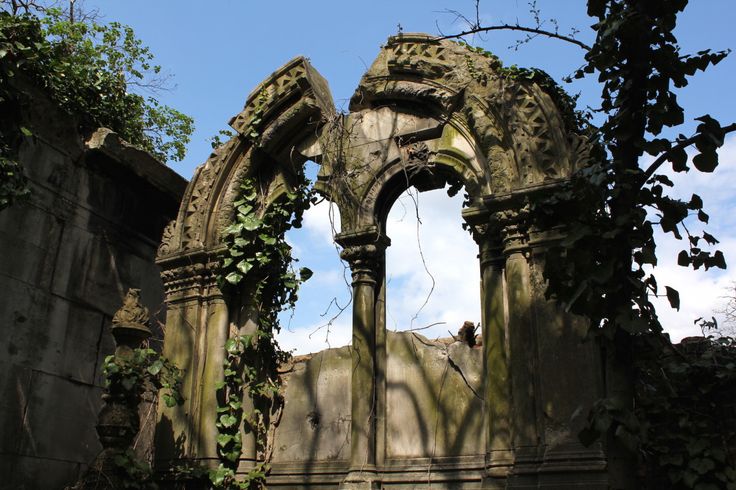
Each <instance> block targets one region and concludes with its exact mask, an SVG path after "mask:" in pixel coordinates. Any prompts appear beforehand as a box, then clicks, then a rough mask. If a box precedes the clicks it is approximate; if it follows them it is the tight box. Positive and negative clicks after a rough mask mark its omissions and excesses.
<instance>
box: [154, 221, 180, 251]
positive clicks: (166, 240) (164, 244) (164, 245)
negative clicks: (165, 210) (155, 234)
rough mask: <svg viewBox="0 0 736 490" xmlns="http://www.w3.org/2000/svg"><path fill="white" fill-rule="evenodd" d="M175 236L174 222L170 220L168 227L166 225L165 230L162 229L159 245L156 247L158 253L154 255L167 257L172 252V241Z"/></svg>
mask: <svg viewBox="0 0 736 490" xmlns="http://www.w3.org/2000/svg"><path fill="white" fill-rule="evenodd" d="M175 235H176V220H172V221H170V222H169V224H168V225H166V228H164V233H163V235H162V236H161V244H160V245H159V246H158V251H157V253H156V255H158V256H159V257H163V256H164V255H169V254H170V253H171V252H172V251H173V250H174V247H173V246H172V245H173V243H172V242H173V240H174V236H175Z"/></svg>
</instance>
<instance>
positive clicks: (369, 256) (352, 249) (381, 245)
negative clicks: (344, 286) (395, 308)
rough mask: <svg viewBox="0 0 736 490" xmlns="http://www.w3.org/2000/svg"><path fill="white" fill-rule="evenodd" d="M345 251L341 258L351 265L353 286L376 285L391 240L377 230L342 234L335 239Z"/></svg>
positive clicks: (341, 253) (371, 229)
mask: <svg viewBox="0 0 736 490" xmlns="http://www.w3.org/2000/svg"><path fill="white" fill-rule="evenodd" d="M335 240H336V241H337V243H339V244H340V245H341V246H342V247H343V250H342V252H340V258H341V259H342V260H344V261H346V262H347V263H348V264H350V270H351V271H352V274H353V285H354V286H355V285H356V284H361V283H368V284H375V283H376V278H377V276H378V271H379V268H380V267H381V264H382V263H383V258H384V253H385V251H386V247H387V246H388V245H389V244H390V243H391V240H389V238H388V237H387V236H385V235H382V234H380V233H378V231H377V229H376V228H370V229H368V230H364V231H360V232H353V233H340V234H338V235H337V236H336V237H335Z"/></svg>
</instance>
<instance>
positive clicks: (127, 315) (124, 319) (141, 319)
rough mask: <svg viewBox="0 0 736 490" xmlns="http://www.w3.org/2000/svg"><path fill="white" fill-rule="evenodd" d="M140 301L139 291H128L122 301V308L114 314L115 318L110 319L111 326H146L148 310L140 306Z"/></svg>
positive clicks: (134, 289) (133, 289)
mask: <svg viewBox="0 0 736 490" xmlns="http://www.w3.org/2000/svg"><path fill="white" fill-rule="evenodd" d="M140 299H141V290H140V289H136V288H130V289H128V294H126V295H125V299H124V300H123V306H121V307H120V309H119V310H118V311H116V312H115V316H113V317H112V324H113V325H121V324H125V323H132V324H138V325H145V324H147V323H148V318H149V315H148V308H146V307H145V306H143V305H142V304H141V302H140Z"/></svg>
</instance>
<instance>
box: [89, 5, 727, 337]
mask: <svg viewBox="0 0 736 490" xmlns="http://www.w3.org/2000/svg"><path fill="white" fill-rule="evenodd" d="M474 5H475V2H474V1H473V0H445V1H435V0H425V1H401V0H394V1H386V0H374V1H371V2H355V1H349V0H342V1H333V0H330V1H317V0H315V1H311V2H304V1H292V0H282V1H281V2H254V1H249V0H212V1H209V2H201V1H198V2H195V1H193V0H177V1H173V0H156V1H151V0H124V1H123V0H107V1H105V0H88V1H87V2H86V6H87V8H99V10H100V12H101V14H102V15H103V16H104V18H103V20H104V21H113V20H115V21H120V22H122V23H124V24H128V25H130V26H132V27H133V28H134V30H135V32H136V34H137V35H138V37H139V38H141V39H142V40H143V41H144V42H145V43H146V44H147V45H148V46H149V47H150V48H151V50H152V51H153V53H154V54H155V55H156V60H157V62H158V63H160V64H161V65H162V66H163V67H164V70H165V71H166V72H168V73H170V74H171V75H173V79H172V81H173V85H174V88H173V89H172V90H171V91H168V92H164V93H161V94H160V95H159V96H158V97H159V99H160V100H161V101H162V102H163V103H166V104H168V105H171V106H172V107H175V108H177V109H179V110H181V111H182V112H184V113H186V114H189V115H191V116H192V117H194V120H195V125H196V131H195V133H194V135H193V137H192V142H191V144H190V145H189V153H188V155H187V157H186V159H185V160H184V161H183V162H172V163H171V167H172V168H173V169H174V170H176V171H177V172H179V173H180V174H181V175H183V176H184V177H186V178H190V177H191V175H192V173H193V171H194V168H195V167H196V166H197V165H199V164H201V163H202V162H204V161H205V159H206V158H207V156H208V155H209V153H210V145H209V142H208V141H207V140H208V138H210V137H211V136H213V135H214V134H216V133H217V132H218V130H220V129H224V128H226V124H227V121H228V120H229V119H230V117H231V116H233V115H234V114H236V113H238V112H239V111H240V110H241V108H242V106H243V103H244V102H245V100H246V98H247V96H248V94H249V92H250V91H251V90H252V89H253V88H254V87H255V86H256V85H257V84H258V83H260V82H261V81H262V80H263V79H264V78H265V77H267V76H268V75H269V74H270V73H271V72H273V71H274V70H276V69H277V68H278V67H280V66H281V65H282V64H284V63H285V62H286V61H288V60H289V59H291V58H293V57H294V56H297V55H304V56H306V57H307V58H309V59H310V60H311V63H312V64H313V65H314V66H315V67H316V68H317V70H319V71H320V73H321V74H322V75H323V76H324V77H325V78H326V79H327V80H328V82H329V84H330V87H331V89H332V93H333V97H334V99H335V103H336V105H337V106H338V108H339V107H343V108H345V109H346V108H347V100H348V99H349V98H350V96H351V95H352V93H353V91H354V89H355V87H356V85H357V83H358V80H359V79H360V76H361V75H362V73H363V72H364V71H365V69H366V67H367V66H368V65H370V64H371V63H372V61H373V59H374V58H375V56H376V55H377V54H378V50H379V48H380V45H381V44H382V43H383V42H385V40H386V38H387V37H388V36H390V35H393V34H395V33H396V32H397V31H398V29H399V25H400V26H401V29H403V31H404V32H427V33H430V34H437V33H438V32H439V31H440V30H441V31H442V32H444V33H451V32H456V31H458V30H460V29H462V28H463V27H464V25H463V24H462V22H460V21H457V19H456V18H455V16H453V15H451V14H448V13H445V12H443V11H445V10H447V9H456V10H459V11H462V12H463V13H465V14H466V15H468V16H474V15H475V12H474ZM537 5H538V7H539V8H540V10H541V12H542V17H543V18H550V17H554V18H556V19H557V21H558V23H559V29H560V32H562V33H568V32H569V31H570V29H571V28H576V29H578V30H579V31H580V32H579V34H578V37H579V38H580V39H581V40H583V41H586V42H588V43H590V42H591V41H592V31H590V29H589V28H588V26H589V25H590V24H591V23H592V19H590V18H588V17H587V16H586V15H585V1H583V0H539V1H538V2H537ZM528 10H529V9H528V2H527V1H525V0H484V1H482V2H481V6H480V16H481V19H482V20H483V21H484V23H488V24H490V23H497V22H504V23H515V22H516V21H517V19H518V21H519V22H520V23H522V24H530V23H531V20H530V15H529V12H528ZM734 25H736V8H734V6H733V0H703V1H693V2H691V6H690V7H688V10H687V11H686V13H685V14H684V15H683V16H682V17H681V18H680V22H679V25H678V29H677V31H676V33H677V35H678V38H679V40H680V43H681V46H682V47H683V49H684V50H685V51H692V52H695V51H698V50H701V49H706V48H714V49H726V48H736V35H734V30H733V26H734ZM545 27H547V28H552V25H551V24H550V23H549V22H548V23H547V24H546V25H545ZM517 38H518V36H513V35H510V34H505V33H504V34H492V35H491V34H489V35H485V36H483V38H482V39H481V38H475V39H468V41H470V42H472V43H474V44H478V45H481V46H483V47H484V48H485V49H488V50H489V51H492V52H494V53H495V54H496V55H498V56H499V57H500V58H501V59H502V60H503V62H504V63H505V64H506V65H511V64H518V65H520V66H528V67H538V68H542V69H544V70H546V71H547V72H548V73H550V75H552V77H553V78H555V79H556V80H558V81H560V80H561V78H562V77H563V76H565V75H568V74H569V73H571V72H572V71H573V70H575V69H576V68H577V67H578V66H579V65H580V64H581V60H582V55H583V52H582V51H581V50H580V49H579V48H577V47H575V46H571V45H566V44H565V43H561V42H558V41H553V40H546V39H535V40H533V41H532V42H531V43H529V44H526V45H524V46H522V47H521V48H520V49H519V50H510V49H508V46H510V45H512V44H513V43H514V39H517ZM734 80H736V54H735V55H732V56H731V57H729V58H727V59H726V60H725V61H723V62H722V63H721V64H719V65H718V66H717V67H715V68H713V69H711V70H709V72H706V73H705V74H704V75H700V76H698V77H696V79H695V80H694V81H693V82H692V83H691V85H690V86H689V87H687V88H686V89H684V90H682V91H681V92H680V95H679V100H680V103H681V104H682V105H683V106H684V107H685V108H686V109H687V110H688V116H689V117H688V120H690V121H691V120H692V119H693V118H694V117H697V116H700V115H702V114H706V113H709V114H711V115H713V116H714V117H716V118H718V119H720V120H721V122H722V123H724V124H726V123H730V122H732V121H734V120H736V97H735V96H734V95H733V92H732V90H733V89H732V86H733V83H734ZM563 86H564V87H565V88H566V89H567V90H568V91H570V92H571V93H577V92H580V93H581V97H580V104H581V105H590V106H595V105H596V102H597V97H598V94H599V89H598V87H597V86H596V83H595V81H594V80H592V79H588V80H585V81H583V82H577V83H575V84H574V85H572V86H570V85H565V84H563ZM693 128H694V124H692V123H688V124H686V125H685V126H684V128H683V129H682V132H684V133H689V132H690V131H692V129H693ZM735 168H736V139H734V138H730V139H729V140H728V143H727V145H726V147H725V148H724V151H723V152H722V164H721V168H719V169H718V170H717V171H716V173H715V174H714V175H707V176H696V175H692V174H688V175H686V176H678V178H679V180H680V182H681V184H680V185H681V186H682V190H681V192H682V193H683V196H687V197H688V198H689V193H691V192H698V193H699V194H700V195H701V196H703V197H704V199H705V203H706V207H707V208H708V211H709V212H710V214H711V216H712V217H713V220H712V222H711V225H710V226H709V231H711V233H713V234H714V235H715V236H716V237H718V238H719V239H721V241H722V247H721V248H722V249H723V250H724V253H726V258H727V260H729V259H731V261H734V260H736V231H734V230H736V207H735V206H734V200H733V199H732V191H731V188H732V186H733V183H734V182H736V180H734V179H736V170H734V169H735ZM414 199H416V197H415V198H414ZM418 199H419V203H420V204H419V206H418V209H419V211H420V215H421V216H422V225H421V226H420V227H419V228H417V222H416V216H415V206H414V201H413V199H412V198H411V197H409V196H403V197H402V198H401V200H400V201H399V202H398V203H397V204H396V205H395V207H394V209H393V211H392V215H391V218H390V219H391V222H390V223H389V229H388V232H389V236H390V237H391V238H392V240H393V245H392V247H391V248H390V249H389V255H388V267H389V299H388V309H389V317H388V321H387V323H388V326H389V328H392V329H394V328H396V329H399V330H403V329H407V328H422V327H424V326H426V325H429V324H431V323H435V322H446V323H443V324H439V325H436V326H435V327H433V328H429V329H426V330H423V331H422V333H424V334H426V335H428V336H430V337H432V336H438V335H440V336H446V335H447V331H448V330H450V331H452V332H453V333H454V332H456V331H457V328H458V326H459V325H460V324H461V323H462V321H464V320H472V321H479V320H480V318H479V306H478V294H479V293H478V286H477V263H476V259H475V254H476V250H475V246H474V244H473V242H472V241H471V240H470V238H469V237H468V236H467V234H466V233H465V232H463V231H462V230H461V229H460V225H459V218H458V216H459V210H460V203H459V202H458V201H457V200H449V199H448V198H447V196H446V195H444V194H443V193H442V192H441V191H438V192H434V193H426V194H420V195H419V196H418ZM333 211H334V210H333ZM329 212H330V210H329V209H328V206H327V205H322V206H321V207H319V208H318V209H314V210H311V211H310V212H309V214H308V216H307V219H306V220H305V227H304V228H303V229H302V230H300V231H299V232H298V233H294V234H292V235H290V236H289V240H290V241H291V242H292V243H293V244H294V247H295V249H296V253H297V255H298V256H299V257H300V258H301V262H300V265H306V266H309V267H310V268H312V269H314V270H315V276H314V277H313V278H312V279H310V281H309V282H307V283H306V285H305V286H304V290H303V293H302V295H301V299H300V302H299V304H298V306H297V311H296V314H295V315H294V317H293V318H288V317H287V318H285V319H284V324H285V329H284V332H283V334H282V335H281V337H280V338H281V342H282V345H283V346H285V347H286V348H290V349H291V348H295V349H297V351H298V352H308V351H314V350H318V349H321V348H323V347H325V346H326V345H328V344H327V343H325V339H327V340H328V341H329V345H331V346H336V345H343V344H345V343H347V342H348V341H349V338H350V329H349V324H350V310H349V308H348V309H347V310H346V311H345V312H344V313H343V314H342V315H341V316H340V317H339V318H338V319H336V320H335V322H334V323H333V325H332V326H331V328H330V331H329V335H326V334H327V330H326V328H322V329H321V330H317V333H316V334H314V335H311V337H310V333H312V332H313V331H315V330H316V329H318V328H319V327H320V326H323V325H324V324H325V323H326V320H327V319H328V318H329V317H330V316H331V313H328V314H327V315H326V316H324V317H321V316H320V313H322V312H323V311H324V310H325V309H327V308H328V305H329V303H330V299H331V298H332V297H333V296H335V297H337V298H338V303H340V304H342V305H345V304H346V302H347V301H348V297H349V295H348V294H347V290H346V286H345V283H344V279H343V267H342V264H341V263H340V262H339V260H338V259H337V254H336V251H335V248H334V246H333V245H332V243H331V229H330V221H329V218H328V214H329ZM417 233H419V234H420V236H421V239H420V240H417V238H416V237H417ZM418 244H421V246H422V252H423V254H424V256H425V259H426V266H427V267H426V268H427V269H429V272H430V273H431V274H432V276H433V277H434V284H435V290H434V291H433V294H432V295H431V297H430V301H429V302H428V303H427V305H426V306H424V308H423V309H422V310H421V313H420V315H419V316H417V317H416V318H415V314H416V313H417V310H419V309H420V308H421V306H422V304H424V302H425V300H426V298H427V294H428V292H429V290H430V289H431V285H432V280H431V279H430V276H429V274H428V273H427V271H426V270H425V264H422V263H421V261H419V262H418V261H417V257H418V255H419V254H418V250H417V245H418ZM679 249H680V245H679V244H677V243H675V244H672V243H671V242H669V241H661V243H660V250H661V253H660V257H661V259H662V262H661V263H660V265H659V266H658V268H657V273H658V280H659V283H660V284H662V285H664V284H668V285H673V286H674V287H677V288H679V289H680V291H681V294H682V296H683V306H682V311H681V313H680V314H679V315H676V314H675V312H673V311H670V309H669V307H668V306H667V305H666V304H663V305H662V306H661V308H660V313H661V316H662V317H663V319H664V320H665V322H666V323H667V324H668V328H669V330H670V331H671V332H672V334H673V336H674V337H676V338H681V337H683V336H686V335H692V334H695V333H697V332H698V330H697V329H695V328H694V327H693V324H692V320H693V319H694V318H695V317H697V316H701V315H710V311H712V310H713V309H714V308H717V306H718V304H719V301H721V300H720V299H719V296H721V295H722V294H724V292H725V290H724V288H725V287H726V286H727V285H728V284H729V283H730V281H733V280H734V279H736V276H733V275H732V272H731V271H727V272H725V273H719V272H717V273H715V274H713V273H708V274H707V275H705V274H703V273H702V272H701V271H698V272H695V273H689V274H688V273H687V272H686V271H685V270H684V269H682V268H678V267H677V266H676V265H674V256H675V255H676V253H677V251H679ZM449 251H451V252H452V253H453V254H459V255H461V256H462V257H463V258H462V259H460V260H459V261H458V262H455V263H453V264H447V263H446V262H447V261H445V260H443V257H446V256H447V254H448V253H449ZM731 251H733V253H730V252H731ZM669 257H671V258H672V260H669ZM665 259H666V260H665ZM735 264H736V262H735ZM331 311H332V312H334V311H335V309H334V307H333V308H332V310H331Z"/></svg>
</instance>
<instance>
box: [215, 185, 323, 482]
mask: <svg viewBox="0 0 736 490" xmlns="http://www.w3.org/2000/svg"><path fill="white" fill-rule="evenodd" d="M295 177H296V179H295V180H296V183H295V185H294V190H293V191H290V192H287V193H285V194H284V195H283V196H281V197H280V198H279V199H277V200H276V201H275V202H273V203H270V204H267V203H266V202H265V197H263V196H260V195H259V193H258V190H257V189H258V179H257V177H256V176H254V177H250V178H247V179H245V180H244V181H243V182H242V183H241V184H240V189H239V199H238V200H237V201H236V202H235V203H234V207H235V220H234V222H233V224H232V225H230V226H229V227H228V228H227V229H225V232H224V233H225V243H226V244H227V249H226V251H225V252H224V253H223V256H222V262H221V271H220V274H219V279H220V286H221V288H222V289H223V291H226V292H228V293H230V294H231V295H232V297H235V296H236V293H240V292H242V291H243V289H242V288H248V291H249V292H250V294H251V303H250V307H251V308H252V313H253V317H254V319H255V320H256V322H255V323H256V328H255V331H251V332H247V333H243V332H240V333H238V334H237V335H234V336H231V337H230V338H229V339H228V340H227V341H226V343H225V360H224V366H223V368H224V378H223V380H222V381H221V382H220V383H219V384H218V386H217V389H218V400H219V403H218V408H217V422H216V425H217V430H218V435H217V447H218V455H219V457H220V461H221V464H220V466H219V467H218V468H217V469H216V470H213V471H212V472H211V473H210V480H211V481H212V483H213V484H214V485H215V486H217V487H219V488H241V489H246V488H247V489H250V488H263V487H264V481H265V476H266V473H267V471H268V467H267V463H268V460H269V459H270V452H271V448H270V446H269V442H270V441H269V440H268V433H269V427H270V426H271V424H272V423H273V422H274V420H277V419H278V416H279V414H280V411H281V406H282V404H283V399H282V396H281V394H280V392H279V388H280V379H279V376H278V371H277V368H278V366H279V365H280V364H282V363H283V362H284V361H286V360H288V358H289V354H288V353H286V352H284V351H282V350H281V348H280V347H279V345H278V343H277V342H276V339H275V338H274V334H275V333H277V332H278V331H279V330H280V325H279V320H278V314H279V312H281V311H283V310H284V309H289V308H294V306H295V304H296V301H297V290H298V288H299V284H300V283H301V282H303V281H305V280H307V279H308V278H309V277H310V276H311V275H312V272H311V271H310V270H309V269H307V268H306V267H303V268H301V269H300V270H299V271H298V272H297V271H296V270H295V269H294V267H293V262H295V261H296V259H294V258H293V257H292V254H291V246H290V245H289V244H288V243H287V242H286V240H285V238H284V235H285V233H286V232H287V231H288V230H289V229H291V228H298V227H300V226H301V220H302V215H303V212H304V211H305V210H306V209H307V208H308V207H309V199H310V191H309V181H308V180H307V179H306V178H305V176H304V174H303V172H302V171H298V172H297V175H296V176H295ZM246 399H250V400H252V407H253V408H252V409H251V410H250V411H247V412H246V409H245V407H246V402H245V400H246ZM241 424H242V425H243V426H244V427H245V428H246V430H248V431H250V432H252V433H253V434H254V435H255V437H256V452H257V455H256V456H257V458H256V459H257V460H258V462H257V464H256V465H255V466H254V467H253V468H252V469H251V470H250V471H249V473H248V474H247V475H244V476H243V477H242V479H240V480H238V479H236V477H235V471H236V470H237V465H238V461H239V459H240V456H241V453H242V436H241V432H240V427H241Z"/></svg>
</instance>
